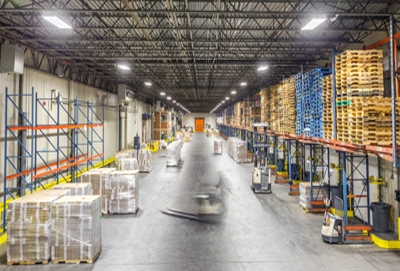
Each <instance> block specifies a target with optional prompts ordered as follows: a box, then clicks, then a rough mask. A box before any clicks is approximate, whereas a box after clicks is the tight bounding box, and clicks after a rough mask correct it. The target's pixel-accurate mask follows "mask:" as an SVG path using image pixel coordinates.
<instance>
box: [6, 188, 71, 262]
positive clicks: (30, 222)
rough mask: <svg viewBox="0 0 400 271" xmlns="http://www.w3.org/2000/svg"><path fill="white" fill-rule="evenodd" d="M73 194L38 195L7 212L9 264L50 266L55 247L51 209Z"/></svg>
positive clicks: (14, 204)
mask: <svg viewBox="0 0 400 271" xmlns="http://www.w3.org/2000/svg"><path fill="white" fill-rule="evenodd" d="M69 194H70V191H69V190H46V191H37V192H34V193H33V194H30V195H27V196H24V197H22V198H19V199H16V200H15V201H12V202H10V203H9V205H8V210H7V234H8V235H7V264H8V265H12V264H15V263H17V264H35V263H43V264H47V263H48V261H49V259H50V256H51V251H50V246H51V219H52V213H51V207H52V205H53V203H54V202H55V201H56V200H57V199H59V198H61V197H63V196H64V195H69Z"/></svg>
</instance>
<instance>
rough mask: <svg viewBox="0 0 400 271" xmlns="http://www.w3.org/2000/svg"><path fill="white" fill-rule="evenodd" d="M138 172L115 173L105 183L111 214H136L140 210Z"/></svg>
mask: <svg viewBox="0 0 400 271" xmlns="http://www.w3.org/2000/svg"><path fill="white" fill-rule="evenodd" d="M137 174H138V171H137V170H136V171H114V172H112V173H110V176H109V179H108V181H107V182H106V183H105V194H106V196H107V200H108V203H109V208H108V211H109V212H110V213H118V214H126V213H136V211H137V210H138V208H139V181H138V176H137Z"/></svg>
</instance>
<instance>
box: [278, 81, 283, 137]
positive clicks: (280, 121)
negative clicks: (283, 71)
mask: <svg viewBox="0 0 400 271" xmlns="http://www.w3.org/2000/svg"><path fill="white" fill-rule="evenodd" d="M277 87H278V88H277V93H278V130H277V131H278V132H280V133H284V132H285V130H284V117H285V115H284V111H285V105H284V104H283V103H284V94H285V93H284V90H285V88H284V84H283V83H282V82H281V83H279V84H278V86H277Z"/></svg>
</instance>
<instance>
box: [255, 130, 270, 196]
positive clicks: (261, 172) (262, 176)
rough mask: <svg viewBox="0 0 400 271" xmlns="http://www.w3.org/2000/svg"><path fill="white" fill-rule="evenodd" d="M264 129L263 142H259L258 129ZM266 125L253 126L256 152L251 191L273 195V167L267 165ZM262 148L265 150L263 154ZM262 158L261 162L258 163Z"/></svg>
mask: <svg viewBox="0 0 400 271" xmlns="http://www.w3.org/2000/svg"><path fill="white" fill-rule="evenodd" d="M259 127H261V128H263V142H258V134H257V132H258V128H259ZM267 128H268V124H266V123H254V125H253V129H254V131H253V150H254V168H253V171H252V181H251V186H250V187H251V189H252V190H253V192H254V193H255V194H271V193H272V190H271V170H272V169H271V167H270V166H269V165H267V163H266V158H267V155H268V141H267ZM261 148H263V149H264V150H263V151H262V152H261ZM258 156H260V162H258Z"/></svg>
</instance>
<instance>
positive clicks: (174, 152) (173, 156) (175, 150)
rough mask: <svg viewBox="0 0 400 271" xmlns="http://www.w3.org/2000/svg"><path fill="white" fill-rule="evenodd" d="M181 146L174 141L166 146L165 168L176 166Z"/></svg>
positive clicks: (179, 157) (179, 158)
mask: <svg viewBox="0 0 400 271" xmlns="http://www.w3.org/2000/svg"><path fill="white" fill-rule="evenodd" d="M181 146H182V144H181V143H180V142H178V141H174V142H172V143H171V144H169V145H168V147H167V158H166V163H167V167H168V166H177V165H178V163H179V161H180V160H181Z"/></svg>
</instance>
